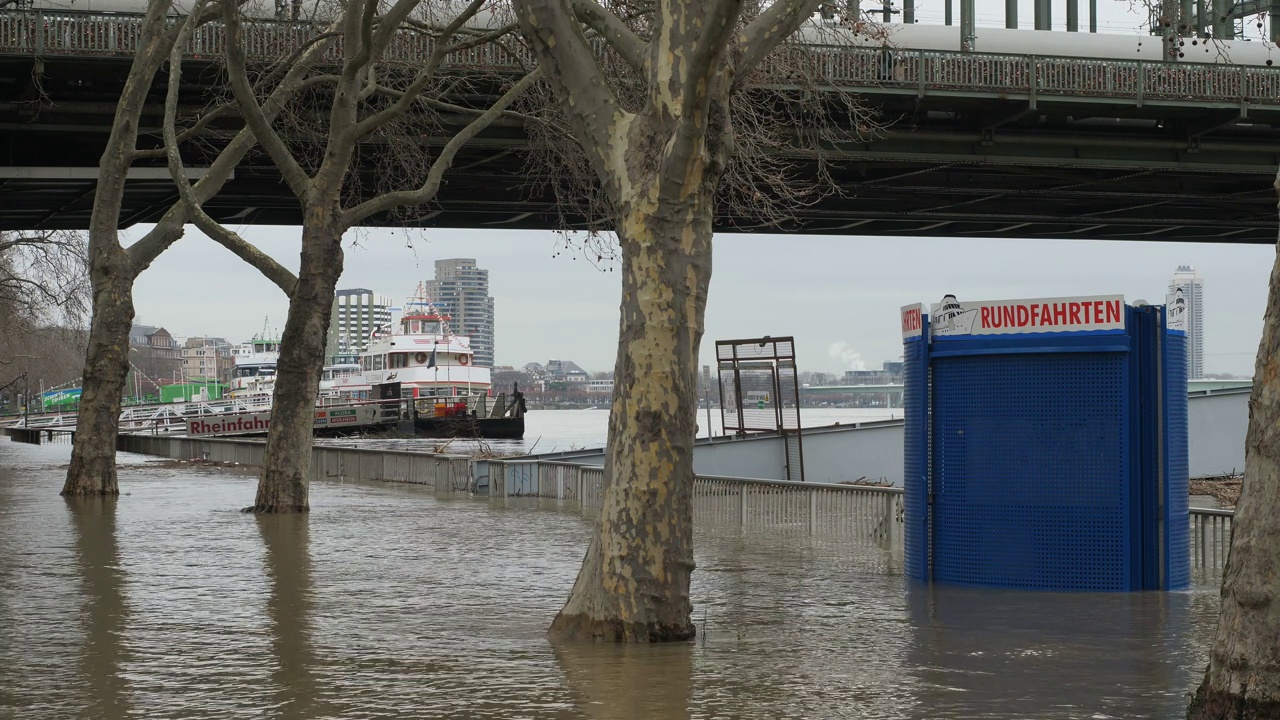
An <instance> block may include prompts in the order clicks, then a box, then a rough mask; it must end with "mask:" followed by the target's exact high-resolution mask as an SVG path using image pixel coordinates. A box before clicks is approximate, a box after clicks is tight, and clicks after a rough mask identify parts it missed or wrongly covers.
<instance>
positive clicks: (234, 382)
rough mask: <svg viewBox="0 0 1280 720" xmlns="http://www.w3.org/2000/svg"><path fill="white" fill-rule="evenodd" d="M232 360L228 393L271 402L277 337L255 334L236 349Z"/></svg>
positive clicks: (274, 381)
mask: <svg viewBox="0 0 1280 720" xmlns="http://www.w3.org/2000/svg"><path fill="white" fill-rule="evenodd" d="M235 360H236V364H235V367H234V368H233V369H232V371H231V386H230V390H229V391H228V394H229V395H230V396H231V397H233V398H245V399H259V400H262V402H263V403H265V404H270V403H271V394H272V392H274V391H275V387H276V363H277V362H278V361H279V360H280V340H279V339H269V338H267V337H265V336H255V337H254V338H253V339H252V340H249V341H246V342H244V343H241V344H240V347H238V348H236V352H235Z"/></svg>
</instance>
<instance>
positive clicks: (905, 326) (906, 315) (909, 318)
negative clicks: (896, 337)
mask: <svg viewBox="0 0 1280 720" xmlns="http://www.w3.org/2000/svg"><path fill="white" fill-rule="evenodd" d="M920 325H921V317H920V308H918V307H914V308H911V309H910V310H906V311H904V312H903V313H902V332H903V333H904V334H906V333H911V332H916V331H918V330H920Z"/></svg>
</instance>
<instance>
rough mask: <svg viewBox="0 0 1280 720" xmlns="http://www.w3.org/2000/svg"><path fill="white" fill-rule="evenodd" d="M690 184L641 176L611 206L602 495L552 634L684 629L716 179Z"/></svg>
mask: <svg viewBox="0 0 1280 720" xmlns="http://www.w3.org/2000/svg"><path fill="white" fill-rule="evenodd" d="M717 180H718V178H717ZM693 184H694V186H695V188H694V189H693V191H692V192H691V193H690V194H689V195H688V196H687V197H685V198H682V199H678V200H677V199H674V198H664V199H663V201H662V202H661V203H660V202H659V201H658V197H659V195H660V193H659V191H658V189H657V183H656V182H653V183H649V184H647V185H646V186H642V187H641V189H640V190H639V191H638V192H637V193H636V196H635V197H634V199H632V200H631V201H630V202H629V203H627V206H626V208H625V212H624V213H623V216H622V218H621V223H620V225H619V228H618V237H619V241H620V243H621V245H622V255H623V263H622V308H621V310H622V318H621V328H620V332H619V338H618V359H617V365H616V367H615V374H614V393H613V407H612V411H611V412H610V415H609V447H608V451H607V455H606V459H605V473H604V475H605V481H604V482H605V491H604V504H603V507H602V509H601V513H600V519H599V521H598V522H597V524H596V531H595V535H594V537H593V538H592V540H591V545H590V547H589V548H588V550H587V555H586V558H585V559H584V560H583V563H582V569H581V571H580V572H579V574H578V579H577V582H576V583H575V584H574V586H573V592H572V594H571V595H570V597H569V600H568V602H567V603H566V604H565V606H564V609H562V610H561V611H560V614H559V615H558V616H556V619H555V621H554V623H552V626H551V633H552V634H553V635H555V636H559V637H565V638H574V639H596V640H605V641H613V642H660V641H666V640H686V639H689V638H692V637H693V636H694V626H693V622H692V620H691V618H690V614H691V612H692V606H691V605H690V602H689V577H690V574H691V573H692V572H693V567H694V563H693V509H692V505H691V494H692V490H693V439H694V433H695V413H696V411H697V361H698V346H699V343H700V342H701V340H702V329H703V316H704V313H705V311H706V303H707V285H708V283H709V282H710V279H711V216H712V209H713V201H714V189H713V188H714V186H715V185H714V184H709V185H710V186H709V187H706V186H702V187H699V186H700V185H701V183H698V182H697V180H696V178H695V180H694V183H693Z"/></svg>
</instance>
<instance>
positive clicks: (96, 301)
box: [62, 0, 175, 495]
mask: <svg viewBox="0 0 1280 720" xmlns="http://www.w3.org/2000/svg"><path fill="white" fill-rule="evenodd" d="M168 8H169V3H168V2H165V0H154V1H152V0H148V3H147V14H146V17H145V18H144V20H143V26H142V36H141V41H140V44H139V47H138V51H137V54H136V55H135V56H134V60H133V64H132V65H131V66H130V68H129V76H128V78H127V79H126V80H125V84H124V88H123V89H122V91H121V93H120V98H119V100H118V101H117V103H116V113H115V118H114V122H113V124H112V127H111V135H110V136H109V137H108V138H107V145H106V148H105V149H104V150H103V152H102V157H101V158H99V160H98V183H97V186H96V187H95V188H94V196H93V215H92V217H91V219H90V221H89V279H90V281H91V282H92V284H93V319H92V321H91V322H90V327H89V347H88V350H87V352H86V355H85V366H84V379H83V380H84V381H83V384H82V386H81V387H82V388H83V390H82V392H81V395H80V412H79V417H78V419H77V421H76V436H75V444H74V446H73V447H72V449H71V464H70V466H69V467H68V468H67V480H66V482H65V483H64V484H63V486H62V494H63V495H118V494H119V493H120V485H119V481H118V480H117V478H116V467H115V462H116V460H115V455H116V434H117V433H118V432H119V430H120V396H121V395H122V394H123V393H124V386H125V381H126V380H127V378H128V376H129V329H130V328H131V327H132V326H133V281H134V279H135V278H136V277H137V270H136V268H135V267H134V264H133V261H132V259H131V258H130V257H129V254H128V252H126V251H125V250H124V249H123V248H121V247H120V237H119V233H118V232H117V230H118V228H119V225H120V203H121V202H122V200H123V198H124V184H125V177H126V176H127V174H128V172H129V166H130V165H132V164H133V159H134V150H135V145H136V143H137V139H138V125H139V118H140V117H141V116H142V109H143V106H144V105H145V103H146V99H147V91H148V90H149V89H150V88H151V82H152V80H154V79H155V75H156V71H157V70H159V68H160V66H161V65H162V64H163V63H164V60H165V57H166V56H167V55H168V51H169V48H170V47H172V43H173V39H174V37H175V35H174V34H172V33H167V32H166V22H165V15H166V14H167V12H168Z"/></svg>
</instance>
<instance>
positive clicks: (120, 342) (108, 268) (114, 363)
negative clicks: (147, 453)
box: [62, 230, 134, 495]
mask: <svg viewBox="0 0 1280 720" xmlns="http://www.w3.org/2000/svg"><path fill="white" fill-rule="evenodd" d="M112 235H114V230H113V231H112ZM111 242H112V244H113V245H114V244H115V242H116V241H115V239H114V238H112V241H111ZM100 253H101V254H102V257H99V258H97V259H95V261H94V263H93V268H92V270H91V280H92V283H93V320H92V321H91V324H90V328H89V347H88V350H87V351H86V354H85V364H84V378H83V382H82V385H81V387H82V388H83V390H82V392H81V396H80V411H79V414H78V418H77V420H76V434H75V443H74V444H73V445H72V448H71V464H70V466H69V467H68V468H67V480H66V482H65V483H64V484H63V486H62V494H63V495H119V494H120V484H119V481H118V479H117V477H116V435H117V433H119V430H120V397H121V396H122V395H123V394H124V386H125V381H126V380H127V379H128V377H129V329H130V328H131V327H133V280H134V275H133V267H132V265H131V264H130V263H129V258H128V256H127V255H126V254H125V252H124V251H123V250H122V249H120V247H119V246H118V245H115V247H114V248H103V249H101V250H100Z"/></svg>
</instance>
